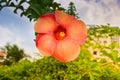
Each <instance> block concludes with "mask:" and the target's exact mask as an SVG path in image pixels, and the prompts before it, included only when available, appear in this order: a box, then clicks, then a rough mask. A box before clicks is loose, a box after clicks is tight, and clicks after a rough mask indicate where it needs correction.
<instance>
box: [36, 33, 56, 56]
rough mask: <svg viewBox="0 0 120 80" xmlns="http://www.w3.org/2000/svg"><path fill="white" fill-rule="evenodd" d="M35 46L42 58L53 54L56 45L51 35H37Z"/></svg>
mask: <svg viewBox="0 0 120 80" xmlns="http://www.w3.org/2000/svg"><path fill="white" fill-rule="evenodd" d="M36 46H37V48H38V49H39V51H40V52H41V54H43V55H44V56H51V55H52V54H53V52H54V49H55V46H56V43H55V39H54V37H53V36H52V35H46V34H45V35H43V36H41V35H39V34H38V35H37V37H36Z"/></svg>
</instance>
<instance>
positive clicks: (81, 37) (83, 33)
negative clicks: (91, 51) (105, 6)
mask: <svg viewBox="0 0 120 80" xmlns="http://www.w3.org/2000/svg"><path fill="white" fill-rule="evenodd" d="M67 34H68V35H69V36H70V37H71V38H72V39H73V40H75V41H76V42H77V43H78V44H80V45H82V44H83V43H84V42H85V40H86V39H87V28H86V25H85V24H84V22H82V21H81V20H74V21H73V23H71V24H70V26H69V28H67Z"/></svg>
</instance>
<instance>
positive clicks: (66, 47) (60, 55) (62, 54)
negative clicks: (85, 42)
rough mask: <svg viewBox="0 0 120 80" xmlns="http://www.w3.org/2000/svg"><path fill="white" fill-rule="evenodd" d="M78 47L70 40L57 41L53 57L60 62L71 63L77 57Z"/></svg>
mask: <svg viewBox="0 0 120 80" xmlns="http://www.w3.org/2000/svg"><path fill="white" fill-rule="evenodd" d="M79 52H80V47H79V45H78V44H76V43H75V42H73V41H72V40H70V39H64V40H62V41H59V42H58V44H57V47H56V49H55V53H54V54H53V56H54V57H55V58H56V59H58V60H59V61H61V62H68V61H72V60H74V59H75V58H77V56H78V55H79Z"/></svg>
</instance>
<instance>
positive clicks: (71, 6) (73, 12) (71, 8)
mask: <svg viewBox="0 0 120 80" xmlns="http://www.w3.org/2000/svg"><path fill="white" fill-rule="evenodd" d="M67 13H68V14H70V15H73V16H75V17H76V18H79V17H78V13H77V12H76V7H75V5H74V3H73V2H70V3H69V7H68V9H67Z"/></svg>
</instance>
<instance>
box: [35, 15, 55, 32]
mask: <svg viewBox="0 0 120 80" xmlns="http://www.w3.org/2000/svg"><path fill="white" fill-rule="evenodd" d="M56 27H57V23H56V22H55V17H54V14H45V15H43V16H41V17H40V18H38V20H37V21H36V23H35V26H34V30H35V32H37V33H49V32H52V31H54V30H55V29H56Z"/></svg>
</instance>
